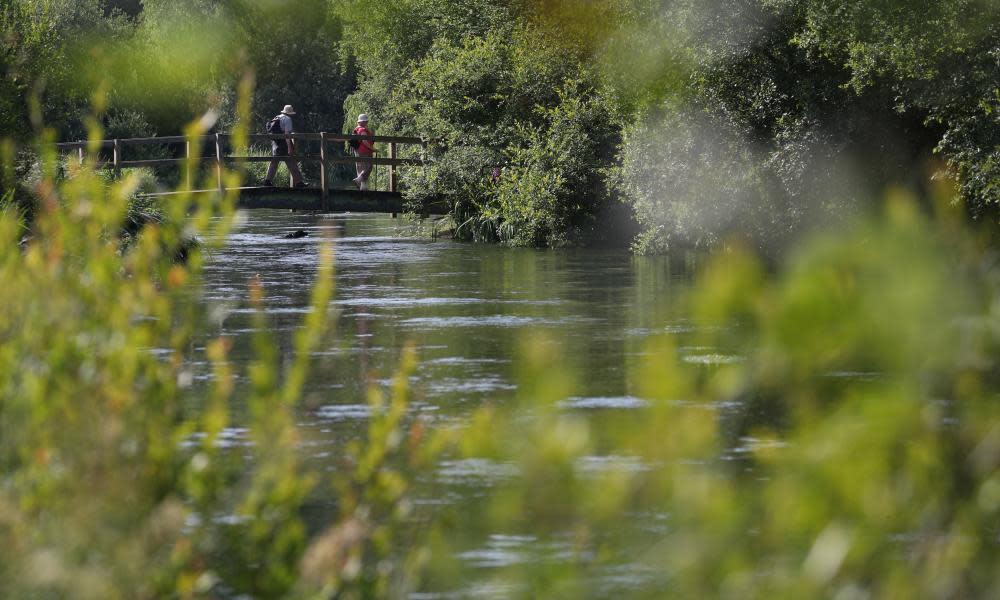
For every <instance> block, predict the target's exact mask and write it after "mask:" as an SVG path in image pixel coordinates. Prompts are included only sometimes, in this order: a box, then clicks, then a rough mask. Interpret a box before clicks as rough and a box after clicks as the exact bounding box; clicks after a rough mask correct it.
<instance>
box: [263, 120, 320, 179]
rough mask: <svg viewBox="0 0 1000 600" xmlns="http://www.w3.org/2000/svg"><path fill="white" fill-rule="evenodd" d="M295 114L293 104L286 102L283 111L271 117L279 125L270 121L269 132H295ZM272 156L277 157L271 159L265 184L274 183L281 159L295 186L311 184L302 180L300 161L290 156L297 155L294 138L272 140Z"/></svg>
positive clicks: (287, 133)
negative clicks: (293, 117)
mask: <svg viewBox="0 0 1000 600" xmlns="http://www.w3.org/2000/svg"><path fill="white" fill-rule="evenodd" d="M294 114H295V110H294V109H293V108H292V105H291V104H286V105H285V108H283V109H281V112H280V113H278V114H277V116H275V117H274V118H273V119H271V122H275V123H276V124H277V127H276V128H275V127H273V126H271V124H270V123H268V128H267V130H268V132H269V133H271V132H273V133H283V134H285V135H289V134H291V133H293V132H294V130H293V126H292V115H294ZM271 156H274V157H275V158H274V159H272V160H271V164H270V165H268V167H267V176H266V177H265V178H264V185H265V186H273V185H274V183H273V179H274V174H275V173H277V172H278V162H280V161H284V163H285V166H287V167H288V175H289V177H291V180H292V186H293V187H306V186H308V185H309V184H308V183H306V182H305V181H303V180H302V172H301V171H299V165H298V162H296V161H294V160H292V159H291V158H290V157H292V156H295V141H294V140H292V139H291V138H288V137H286V138H285V139H283V140H271ZM280 156H284V157H285V158H277V157H280Z"/></svg>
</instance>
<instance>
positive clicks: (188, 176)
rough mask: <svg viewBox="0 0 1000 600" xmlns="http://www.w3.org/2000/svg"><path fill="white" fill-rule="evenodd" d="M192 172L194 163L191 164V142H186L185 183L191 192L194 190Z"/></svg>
mask: <svg viewBox="0 0 1000 600" xmlns="http://www.w3.org/2000/svg"><path fill="white" fill-rule="evenodd" d="M192 171H194V163H192V162H191V140H187V141H185V142H184V182H185V183H186V184H187V189H189V190H193V189H194V185H193V182H192V174H191V172H192Z"/></svg>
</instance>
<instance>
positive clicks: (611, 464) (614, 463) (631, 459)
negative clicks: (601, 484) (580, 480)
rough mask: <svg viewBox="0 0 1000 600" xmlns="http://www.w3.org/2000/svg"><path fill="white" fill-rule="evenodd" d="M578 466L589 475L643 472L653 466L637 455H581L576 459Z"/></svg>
mask: <svg viewBox="0 0 1000 600" xmlns="http://www.w3.org/2000/svg"><path fill="white" fill-rule="evenodd" d="M576 468H577V469H579V470H580V472H582V473H584V474H588V475H596V474H599V473H606V472H608V471H619V472H622V471H624V472H627V473H643V472H645V471H649V470H650V469H651V468H652V467H650V466H649V465H648V464H646V463H645V462H643V460H642V459H641V458H639V457H637V456H621V455H607V456H581V457H580V458H578V459H577V461H576Z"/></svg>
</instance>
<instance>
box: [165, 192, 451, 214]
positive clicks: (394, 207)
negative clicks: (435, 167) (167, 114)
mask: <svg viewBox="0 0 1000 600" xmlns="http://www.w3.org/2000/svg"><path fill="white" fill-rule="evenodd" d="M238 190H239V195H240V197H239V201H238V204H237V205H238V206H239V208H244V209H253V208H281V209H294V210H314V211H321V212H375V213H402V212H404V208H403V195H402V194H400V193H399V192H379V191H366V192H362V191H359V190H351V189H331V190H328V191H327V195H328V197H327V199H326V203H325V204H326V205H325V206H324V202H323V197H322V193H321V192H322V190H320V189H319V188H315V187H309V188H284V187H241V188H238ZM200 192H203V193H217V190H199V191H196V192H195V193H200ZM177 195H179V192H167V193H162V194H149V197H152V198H170V197H171V196H177ZM419 212H421V213H422V214H425V215H446V214H448V212H449V210H448V206H447V205H446V204H445V203H444V202H440V201H437V202H431V203H428V204H427V205H425V206H424V209H423V210H422V211H419Z"/></svg>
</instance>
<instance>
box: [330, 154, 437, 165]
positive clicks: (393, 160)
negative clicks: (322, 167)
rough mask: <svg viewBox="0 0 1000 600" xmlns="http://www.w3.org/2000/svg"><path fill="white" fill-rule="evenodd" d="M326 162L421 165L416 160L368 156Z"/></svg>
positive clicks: (340, 158) (337, 157) (345, 157)
mask: <svg viewBox="0 0 1000 600" xmlns="http://www.w3.org/2000/svg"><path fill="white" fill-rule="evenodd" d="M327 160H328V161H330V162H332V163H337V164H343V165H350V164H354V163H371V164H373V165H396V166H409V167H413V166H420V165H422V164H423V163H422V162H420V160H419V159H416V158H374V157H368V156H332V157H329V158H327Z"/></svg>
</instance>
